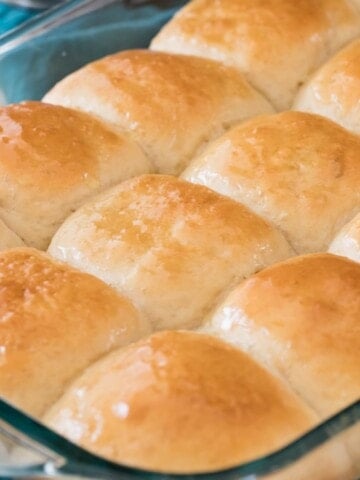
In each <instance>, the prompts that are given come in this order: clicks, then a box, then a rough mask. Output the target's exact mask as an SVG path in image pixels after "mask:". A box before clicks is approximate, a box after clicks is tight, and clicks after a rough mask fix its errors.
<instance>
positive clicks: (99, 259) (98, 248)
mask: <svg viewBox="0 0 360 480" xmlns="http://www.w3.org/2000/svg"><path fill="white" fill-rule="evenodd" d="M49 253H50V254H51V255H53V256H54V257H55V258H58V259H59V260H63V261H65V262H67V263H69V264H71V265H73V266H75V267H77V268H79V269H80V270H84V271H86V272H88V273H92V274H93V275H96V276H98V277H100V278H101V279H102V280H104V281H105V282H106V283H108V284H110V285H112V286H114V287H116V288H117V289H118V290H119V291H120V292H122V293H123V294H124V295H126V296H127V297H129V298H130V299H131V300H132V301H133V302H134V304H135V305H137V306H138V308H140V310H142V311H143V312H144V314H145V315H146V316H147V317H148V318H149V319H150V321H151V323H152V325H153V326H154V328H156V329H166V328H168V329H172V328H192V327H195V326H197V325H199V324H200V323H201V321H202V318H203V316H204V314H205V313H206V312H207V311H208V310H209V309H210V308H211V307H212V306H213V305H214V304H215V303H216V301H217V300H218V297H219V295H221V294H222V293H223V291H224V290H226V289H228V288H230V287H231V286H232V285H233V284H236V283H238V282H239V281H240V279H243V278H245V277H247V276H249V275H251V274H252V273H253V272H255V271H258V270H260V269H262V268H264V267H265V266H267V265H269V264H271V263H274V262H276V261H279V260H283V259H285V258H288V257H290V256H291V255H293V251H292V249H291V248H290V246H289V245H288V243H287V242H286V240H285V239H284V238H283V236H282V235H281V234H280V233H279V232H278V231H277V230H276V229H274V228H273V227H272V226H270V225H269V224H268V223H267V222H265V221H264V220H262V219H261V218H259V217H258V216H256V215H255V214H253V213H251V212H250V211H249V210H248V209H247V208H245V207H244V206H242V205H240V204H238V203H237V202H235V201H233V200H231V199H228V198H226V197H224V196H222V195H219V194H217V193H215V192H213V191H211V190H210V189H208V188H206V187H203V186H200V185H194V184H191V183H189V182H185V181H183V180H179V179H177V178H175V177H172V176H166V175H142V176H141V177H137V178H135V179H132V180H129V181H127V182H123V183H122V184H120V185H119V186H117V187H115V188H113V189H111V190H110V191H108V192H106V193H105V194H103V195H101V196H100V197H98V198H97V199H96V200H94V201H92V202H89V203H88V204H86V205H84V206H83V207H82V208H80V209H79V210H78V211H77V212H75V213H74V214H73V215H72V216H71V217H70V218H69V219H68V220H67V221H66V222H65V223H64V224H63V225H62V227H61V228H60V229H59V230H58V232H57V233H56V235H55V236H54V238H53V240H52V242H51V245H50V247H49Z"/></svg>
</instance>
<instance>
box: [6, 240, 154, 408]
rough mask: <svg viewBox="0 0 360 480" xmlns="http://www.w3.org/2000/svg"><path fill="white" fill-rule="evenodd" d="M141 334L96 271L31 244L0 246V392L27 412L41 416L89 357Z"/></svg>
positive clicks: (137, 319)
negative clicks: (82, 269) (59, 259)
mask: <svg viewBox="0 0 360 480" xmlns="http://www.w3.org/2000/svg"><path fill="white" fill-rule="evenodd" d="M148 333H149V325H148V324H147V322H146V321H145V320H144V319H143V318H142V317H141V316H140V314H139V313H138V312H137V310H136V309H135V308H134V307H133V305H132V304H131V303H130V302H129V301H128V300H126V299H125V298H124V297H122V296H121V295H119V294H118V293H117V292H115V291H114V290H113V289H112V288H110V287H108V286H107V285H105V284H104V283H103V282H101V281H100V280H98V279H97V278H95V277H92V276H91V275H87V274H85V273H81V272H79V271H77V270H75V269H73V268H71V267H69V266H67V265H64V264H61V263H59V262H55V261H54V260H53V259H51V258H50V257H49V256H48V255H46V254H45V253H41V252H39V251H37V250H34V249H30V248H18V249H12V250H7V251H5V252H0V396H2V397H4V398H6V399H7V400H9V401H11V402H13V403H14V404H15V405H17V406H18V407H20V408H21V409H24V410H25V411H27V412H28V413H31V414H32V415H36V416H39V415H42V414H43V413H44V411H45V410H46V409H47V408H48V407H49V406H50V405H52V404H53V403H54V402H55V401H56V400H57V399H58V397H59V396H60V395H61V394H62V393H63V392H64V390H65V388H66V386H67V384H68V382H70V381H71V380H72V379H73V378H74V377H76V376H77V375H78V374H79V373H81V372H82V370H83V369H84V368H86V367H87V366H88V365H89V364H90V363H92V362H94V361H95V360H97V359H98V358H100V357H101V356H102V355H104V354H106V353H108V352H110V351H111V350H113V349H114V348H116V347H120V346H123V345H126V344H127V343H129V342H131V341H135V340H138V339H139V338H141V337H142V336H143V335H146V334H148Z"/></svg>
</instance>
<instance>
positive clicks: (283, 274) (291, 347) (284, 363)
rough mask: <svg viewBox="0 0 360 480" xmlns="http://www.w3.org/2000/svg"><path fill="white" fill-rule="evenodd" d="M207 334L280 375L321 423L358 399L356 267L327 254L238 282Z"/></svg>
mask: <svg viewBox="0 0 360 480" xmlns="http://www.w3.org/2000/svg"><path fill="white" fill-rule="evenodd" d="M208 328H210V330H212V331H215V332H216V333H217V334H219V335H220V336H221V337H223V338H226V339H227V340H228V341H230V342H232V343H235V344H237V345H238V346H240V347H241V348H242V349H244V350H245V351H247V352H248V353H250V354H251V355H253V356H254V357H255V358H257V359H258V360H260V362H261V363H263V364H264V365H266V366H267V367H268V368H270V370H272V371H274V372H276V373H278V374H280V375H281V376H282V377H283V378H285V379H286V380H287V381H288V382H289V384H290V385H291V386H292V387H293V388H294V389H295V391H297V392H298V393H299V395H301V397H302V398H303V399H305V400H306V402H308V404H309V405H311V406H312V407H313V408H315V409H316V410H317V411H318V412H319V413H320V414H321V415H322V416H323V417H327V416H330V415H331V414H334V413H337V412H338V411H340V410H341V409H342V408H345V407H346V406H348V405H350V404H351V403H352V402H354V401H355V400H357V399H358V398H359V397H360V265H359V264H357V263H355V262H352V261H350V260H347V259H345V258H343V257H337V256H335V255H330V254H317V255H306V256H301V257H296V258H293V259H290V260H288V261H286V262H282V263H278V264H276V265H273V266H271V267H269V268H266V269H265V270H263V271H261V272H259V273H258V274H256V275H254V276H252V277H250V278H249V279H248V280H245V281H244V282H243V283H241V284H240V285H239V286H238V287H237V288H236V289H235V290H234V291H233V292H232V293H231V294H230V295H229V296H228V298H227V299H226V300H224V302H223V303H222V305H220V306H219V308H218V309H217V311H216V312H215V313H214V315H213V316H212V318H211V320H210V325H209V327H208Z"/></svg>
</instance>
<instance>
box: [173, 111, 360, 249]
mask: <svg viewBox="0 0 360 480" xmlns="http://www.w3.org/2000/svg"><path fill="white" fill-rule="evenodd" d="M182 177H183V178H184V179H186V180H189V181H191V182H195V183H200V184H202V185H206V186H208V187H210V188H212V189H214V190H216V191H218V192H219V193H222V194H225V195H228V196H230V197H232V198H233V199H235V200H237V201H239V202H242V203H243V204H245V205H246V206H247V207H249V208H250V209H251V210H253V211H255V212H256V213H257V214H258V215H260V216H262V217H264V218H266V219H267V220H269V221H270V222H272V223H273V224H274V225H276V226H277V227H278V228H280V229H281V230H282V232H283V233H284V235H285V236H286V238H287V239H288V240H289V242H290V243H291V245H292V246H293V248H294V249H295V250H296V251H297V252H298V253H311V252H319V251H326V250H327V249H328V246H329V244H330V242H331V240H332V239H333V238H334V235H335V234H336V232H337V231H338V230H339V229H340V228H341V227H342V226H343V225H344V224H345V223H347V222H348V221H349V220H350V219H351V218H353V217H354V215H355V214H356V213H357V212H359V211H360V138H359V137H358V136H355V135H353V134H351V133H349V132H347V131H346V130H344V129H343V128H342V127H340V126H338V125H336V124H335V123H333V122H331V121H330V120H327V119H325V118H323V117H320V116H317V115H310V114H307V113H301V112H284V113H280V114H277V115H269V116H261V117H258V118H255V119H253V120H250V121H248V122H247V123H244V124H243V125H239V126H237V127H235V128H233V129H232V130H231V131H229V132H228V133H226V134H225V135H224V136H222V137H221V138H220V139H218V140H217V141H215V142H214V143H212V144H211V145H210V146H209V147H208V148H207V149H206V151H205V152H203V154H202V155H200V156H199V157H198V158H196V159H195V160H194V161H193V162H192V163H191V164H190V166H189V167H188V168H187V169H186V171H185V172H184V173H183V175H182Z"/></svg>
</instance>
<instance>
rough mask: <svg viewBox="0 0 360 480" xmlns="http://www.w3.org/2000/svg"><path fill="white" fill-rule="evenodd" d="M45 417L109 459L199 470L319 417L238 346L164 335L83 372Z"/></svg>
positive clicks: (237, 457)
mask: <svg viewBox="0 0 360 480" xmlns="http://www.w3.org/2000/svg"><path fill="white" fill-rule="evenodd" d="M45 421H46V423H48V424H49V425H51V426H52V427H53V428H55V429H56V430H58V431H59V432H60V433H62V434H63V435H65V436H66V437H68V438H69V439H71V440H72V441H74V442H75V443H79V444H80V445H82V446H85V447H86V448H88V449H90V450H92V451H95V452H97V453H98V454H100V455H102V456H105V457H107V458H110V459H112V460H115V461H120V462H123V463H125V464H128V465H133V466H137V467H142V468H150V469H156V470H160V471H166V472H169V473H170V472H178V473H181V472H182V473H185V472H192V473H195V472H198V471H211V470H214V469H220V468H224V467H229V466H232V465H235V464H236V463H238V462H240V461H245V460H249V459H251V458H254V457H256V456H258V455H261V454H264V453H266V452H269V451H271V450H273V449H275V448H277V447H279V446H281V445H284V444H285V443H286V442H288V441H290V440H292V439H294V438H295V437H296V436H297V435H299V434H300V433H303V432H304V431H306V430H307V429H309V428H310V427H311V426H313V425H314V424H315V423H316V421H317V418H316V416H315V415H314V414H313V413H312V412H311V410H309V409H308V408H307V407H306V406H305V405H303V404H302V403H301V402H300V401H299V400H298V399H297V398H296V396H295V395H293V394H292V393H291V392H290V391H289V390H287V389H286V387H284V385H283V384H282V383H281V382H280V381H278V380H276V379H275V378H274V377H272V376H271V375H270V374H269V373H267V372H266V371H265V370H263V369H262V368H261V367H259V366H258V365H257V364H256V363H255V362H253V361H252V360H251V359H250V358H249V357H247V356H246V355H244V354H243V353H241V352H240V351H238V350H236V349H234V348H232V347H230V346H228V345H226V344H225V343H223V342H220V341H218V340H216V339H213V338H212V337H208V336H205V335H200V334H196V333H190V332H187V333H186V332H162V333H158V334H156V335H153V336H151V337H149V338H147V339H146V340H143V341H141V342H139V343H137V344H134V345H131V346H129V347H128V348H126V349H125V350H123V351H118V352H114V353H113V354H112V355H110V356H108V357H107V358H105V359H104V360H103V361H101V362H99V363H97V364H96V365H94V366H92V367H91V368H90V369H88V370H87V372H86V373H85V374H84V375H83V376H82V377H81V378H80V379H78V380H77V381H76V382H75V383H74V384H73V385H72V387H71V389H70V390H69V392H67V393H66V394H65V395H64V397H63V398H62V399H61V400H60V401H59V402H58V403H57V404H56V405H55V407H53V408H52V409H51V411H50V413H48V414H47V415H46V417H45Z"/></svg>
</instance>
